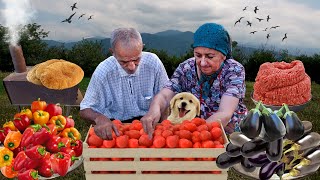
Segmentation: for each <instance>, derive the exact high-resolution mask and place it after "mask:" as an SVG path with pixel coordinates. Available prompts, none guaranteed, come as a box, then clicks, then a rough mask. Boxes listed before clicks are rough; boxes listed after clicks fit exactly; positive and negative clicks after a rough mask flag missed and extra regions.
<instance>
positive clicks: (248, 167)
mask: <svg viewBox="0 0 320 180" xmlns="http://www.w3.org/2000/svg"><path fill="white" fill-rule="evenodd" d="M241 166H242V168H243V169H244V170H245V171H246V172H253V171H254V170H256V167H255V166H254V165H252V164H251V163H250V162H249V160H248V158H245V157H242V159H241Z"/></svg>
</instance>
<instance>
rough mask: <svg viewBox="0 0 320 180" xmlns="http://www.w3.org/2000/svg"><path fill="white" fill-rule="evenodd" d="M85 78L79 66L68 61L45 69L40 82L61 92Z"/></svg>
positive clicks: (53, 64) (55, 63) (56, 63)
mask: <svg viewBox="0 0 320 180" xmlns="http://www.w3.org/2000/svg"><path fill="white" fill-rule="evenodd" d="M38 68H39V67H38ZM83 76H84V72H83V70H82V69H81V67H79V66H78V65H76V64H74V63H71V62H68V61H59V62H54V63H52V64H50V65H48V66H46V67H44V68H43V71H42V73H41V76H40V81H41V83H42V84H43V85H44V86H45V87H47V88H49V89H59V90H61V89H67V88H71V87H73V86H75V85H77V84H78V83H80V81H81V80H82V79H83Z"/></svg>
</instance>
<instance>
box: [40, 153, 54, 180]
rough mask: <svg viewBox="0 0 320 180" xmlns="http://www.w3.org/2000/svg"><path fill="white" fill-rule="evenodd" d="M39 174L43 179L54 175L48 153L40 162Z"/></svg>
mask: <svg viewBox="0 0 320 180" xmlns="http://www.w3.org/2000/svg"><path fill="white" fill-rule="evenodd" d="M38 173H39V175H40V176H43V177H51V176H52V175H53V170H52V168H51V161H50V153H48V152H47V153H46V155H45V156H44V157H43V158H42V159H41V160H40V166H39V167H38Z"/></svg>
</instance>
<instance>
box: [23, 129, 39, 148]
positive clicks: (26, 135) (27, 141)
mask: <svg viewBox="0 0 320 180" xmlns="http://www.w3.org/2000/svg"><path fill="white" fill-rule="evenodd" d="M40 129H41V126H40V125H39V124H34V125H31V126H29V127H28V128H27V129H26V130H25V131H24V132H23V134H22V137H21V146H22V147H28V146H30V145H31V142H32V139H33V134H34V133H35V132H37V131H38V130H40Z"/></svg>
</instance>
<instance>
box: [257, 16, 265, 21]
mask: <svg viewBox="0 0 320 180" xmlns="http://www.w3.org/2000/svg"><path fill="white" fill-rule="evenodd" d="M256 19H258V21H259V22H261V21H262V20H264V19H261V18H257V17H256Z"/></svg>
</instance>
